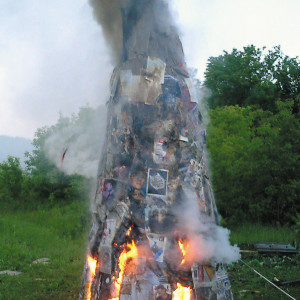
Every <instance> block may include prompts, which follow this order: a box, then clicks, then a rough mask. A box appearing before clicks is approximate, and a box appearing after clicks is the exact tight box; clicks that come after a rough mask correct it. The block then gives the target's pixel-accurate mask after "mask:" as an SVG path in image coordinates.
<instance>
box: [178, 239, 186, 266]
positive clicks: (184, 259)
mask: <svg viewBox="0 0 300 300" xmlns="http://www.w3.org/2000/svg"><path fill="white" fill-rule="evenodd" d="M178 245H179V248H180V250H181V252H182V261H181V263H180V264H181V265H183V264H184V263H185V262H186V255H187V250H188V248H189V245H188V244H187V243H186V242H183V241H181V240H179V241H178Z"/></svg>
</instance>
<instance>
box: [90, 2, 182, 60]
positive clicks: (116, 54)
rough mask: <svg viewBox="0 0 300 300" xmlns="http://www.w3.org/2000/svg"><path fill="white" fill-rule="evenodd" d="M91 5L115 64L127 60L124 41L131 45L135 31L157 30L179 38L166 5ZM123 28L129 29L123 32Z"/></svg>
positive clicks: (135, 3) (165, 3)
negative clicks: (129, 42)
mask: <svg viewBox="0 0 300 300" xmlns="http://www.w3.org/2000/svg"><path fill="white" fill-rule="evenodd" d="M90 5H91V6H92V8H93V13H94V16H95V18H96V20H97V22H98V23H99V24H100V25H101V27H102V30H103V34H104V36H105V38H106V40H107V42H108V44H109V46H110V48H111V52H112V56H113V59H114V62H115V63H119V62H120V61H121V60H122V58H123V60H125V59H126V58H127V57H126V56H127V55H126V53H124V51H123V46H124V43H125V42H124V41H128V40H129V39H130V37H131V34H132V31H133V30H137V29H138V28H139V26H143V27H147V28H148V30H145V32H146V31H150V30H149V29H154V31H155V32H157V33H158V34H162V35H170V34H171V35H178V30H177V28H176V26H175V25H174V20H173V17H172V14H171V13H170V7H169V5H168V3H167V1H164V0H157V1H153V0H90ZM122 8H123V9H124V11H126V12H127V15H128V16H129V18H126V20H127V24H122V13H121V9H122ZM153 16H154V17H153ZM123 25H124V26H123ZM123 28H126V29H125V30H124V32H123ZM143 31H144V30H143Z"/></svg>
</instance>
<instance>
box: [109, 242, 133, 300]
mask: <svg viewBox="0 0 300 300" xmlns="http://www.w3.org/2000/svg"><path fill="white" fill-rule="evenodd" d="M127 247H128V248H129V250H128V251H127V250H126V248H127ZM137 256H138V249H137V247H136V245H135V243H134V241H132V242H131V244H127V245H126V247H125V248H124V250H123V251H122V253H121V255H120V257H119V270H120V272H119V276H118V278H115V277H113V279H114V280H115V282H114V288H115V290H114V294H115V295H116V297H115V298H111V299H109V300H119V299H120V291H121V285H122V282H123V278H124V274H125V268H126V263H127V261H128V259H130V258H134V257H137Z"/></svg>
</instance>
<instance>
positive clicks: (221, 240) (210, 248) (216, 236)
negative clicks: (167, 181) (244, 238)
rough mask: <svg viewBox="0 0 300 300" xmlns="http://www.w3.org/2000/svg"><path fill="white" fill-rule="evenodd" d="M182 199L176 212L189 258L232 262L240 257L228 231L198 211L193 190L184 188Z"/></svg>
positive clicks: (200, 260)
mask: <svg viewBox="0 0 300 300" xmlns="http://www.w3.org/2000/svg"><path fill="white" fill-rule="evenodd" d="M184 196H185V197H184V201H183V203H182V205H181V206H180V209H178V211H177V212H175V213H176V215H177V217H178V219H179V222H180V227H181V228H182V230H183V232H185V233H186V234H187V236H188V242H189V247H190V249H189V256H190V257H189V259H190V260H191V261H199V262H203V261H207V260H213V261H215V262H222V263H227V264H229V263H232V262H235V261H237V260H239V259H240V253H239V248H238V247H237V246H236V245H234V246H231V245H230V242H229V234H230V231H229V230H228V229H226V228H222V227H220V226H217V225H216V224H214V223H213V222H211V220H209V219H208V218H207V216H205V215H204V214H203V215H202V214H201V213H200V211H199V204H198V199H197V196H196V194H195V192H194V191H193V190H190V189H185V195H184Z"/></svg>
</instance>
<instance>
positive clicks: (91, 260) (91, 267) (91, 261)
mask: <svg viewBox="0 0 300 300" xmlns="http://www.w3.org/2000/svg"><path fill="white" fill-rule="evenodd" d="M87 262H88V266H89V270H90V281H89V283H88V287H87V300H90V299H91V288H92V283H93V279H94V277H95V275H96V267H97V260H96V259H94V258H92V257H91V256H88V257H87Z"/></svg>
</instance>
